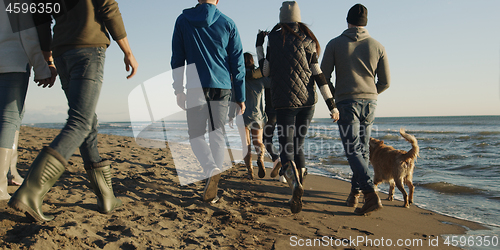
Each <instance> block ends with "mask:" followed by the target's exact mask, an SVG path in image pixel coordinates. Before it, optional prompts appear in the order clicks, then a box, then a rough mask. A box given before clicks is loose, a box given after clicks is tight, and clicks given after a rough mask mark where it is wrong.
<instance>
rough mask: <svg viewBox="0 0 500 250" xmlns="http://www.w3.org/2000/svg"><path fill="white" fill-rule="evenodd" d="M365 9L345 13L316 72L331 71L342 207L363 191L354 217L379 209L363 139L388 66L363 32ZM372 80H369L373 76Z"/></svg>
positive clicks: (385, 84) (359, 7) (356, 7)
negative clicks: (342, 157) (341, 157)
mask: <svg viewBox="0 0 500 250" xmlns="http://www.w3.org/2000/svg"><path fill="white" fill-rule="evenodd" d="M367 21H368V10H367V9H366V7H365V6H363V5H361V4H356V5H354V6H353V7H352V8H351V9H350V10H349V13H348V15H347V22H348V29H347V30H345V31H344V32H343V33H342V34H341V35H340V36H338V37H336V38H334V39H332V40H331V41H330V42H329V43H328V45H327V46H326V48H325V53H324V55H323V61H322V62H321V70H322V71H323V73H324V74H325V77H326V79H327V80H328V81H330V78H331V76H332V72H333V70H334V69H335V96H334V97H335V103H336V104H337V108H338V110H339V112H340V119H339V121H338V126H339V131H340V137H341V139H342V143H343V145H344V150H345V154H346V156H347V160H348V161H349V165H350V166H351V170H352V172H353V175H352V178H351V185H352V186H351V193H350V194H349V197H348V199H347V205H348V206H350V207H355V206H356V205H357V203H358V198H359V196H360V194H361V192H363V194H364V197H365V203H364V205H363V207H361V208H357V209H355V211H354V213H355V214H358V215H364V214H367V213H370V212H372V211H375V210H378V209H380V208H382V203H381V202H380V198H379V197H378V195H377V193H376V192H375V190H374V186H373V181H372V179H371V178H370V176H369V175H368V163H369V145H368V143H369V140H370V134H371V130H372V124H373V121H374V119H375V108H376V106H377V96H378V94H380V93H382V92H383V91H384V90H386V89H387V88H388V87H389V83H390V74H389V63H388V59H387V55H386V52H385V48H384V47H383V46H382V45H381V44H380V43H379V42H377V41H376V40H375V39H373V38H372V37H371V36H370V34H369V33H368V30H367V29H366V28H365V26H366V24H367ZM376 76H377V77H378V79H375V77H376Z"/></svg>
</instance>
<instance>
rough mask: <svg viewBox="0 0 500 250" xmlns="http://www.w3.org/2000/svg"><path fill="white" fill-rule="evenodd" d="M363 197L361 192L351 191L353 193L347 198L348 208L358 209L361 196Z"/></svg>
mask: <svg viewBox="0 0 500 250" xmlns="http://www.w3.org/2000/svg"><path fill="white" fill-rule="evenodd" d="M360 195H361V190H353V189H351V193H350V194H349V196H348V197H347V201H346V203H347V206H348V207H356V206H357V205H358V200H359V196H360Z"/></svg>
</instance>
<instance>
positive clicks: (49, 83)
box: [35, 65, 57, 88]
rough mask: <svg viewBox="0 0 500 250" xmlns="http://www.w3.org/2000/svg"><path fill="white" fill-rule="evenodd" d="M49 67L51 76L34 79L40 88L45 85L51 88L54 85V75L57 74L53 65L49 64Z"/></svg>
mask: <svg viewBox="0 0 500 250" xmlns="http://www.w3.org/2000/svg"><path fill="white" fill-rule="evenodd" d="M49 69H50V73H51V76H50V78H46V79H41V80H39V79H38V80H36V79H35V82H36V83H38V86H39V87H42V88H46V87H49V88H52V86H54V83H55V81H56V76H57V69H56V67H55V66H54V65H49Z"/></svg>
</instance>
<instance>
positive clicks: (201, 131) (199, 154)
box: [186, 88, 231, 173]
mask: <svg viewBox="0 0 500 250" xmlns="http://www.w3.org/2000/svg"><path fill="white" fill-rule="evenodd" d="M230 98H231V90H230V89H215V88H203V89H199V88H198V89H188V90H187V101H186V106H187V124H188V134H189V142H190V144H191V148H192V150H193V153H194V154H195V156H196V158H197V159H198V161H199V162H200V164H201V166H202V167H203V170H204V171H205V172H206V173H209V171H210V170H212V169H214V168H215V167H217V168H220V169H222V164H223V162H224V150H225V148H226V140H225V129H224V125H225V124H226V118H227V117H228V112H229V100H230ZM207 125H208V128H209V134H208V139H209V142H210V145H208V143H207V142H206V140H205V134H206V133H207Z"/></svg>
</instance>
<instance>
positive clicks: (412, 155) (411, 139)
mask: <svg viewBox="0 0 500 250" xmlns="http://www.w3.org/2000/svg"><path fill="white" fill-rule="evenodd" d="M399 133H400V134H401V136H403V138H405V140H406V141H407V142H409V143H410V144H411V149H410V151H408V152H407V153H406V154H404V156H405V158H406V159H416V158H417V156H419V154H418V153H419V152H420V148H419V147H418V143H417V138H415V136H413V135H410V134H407V133H406V132H405V129H404V128H400V129H399Z"/></svg>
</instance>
